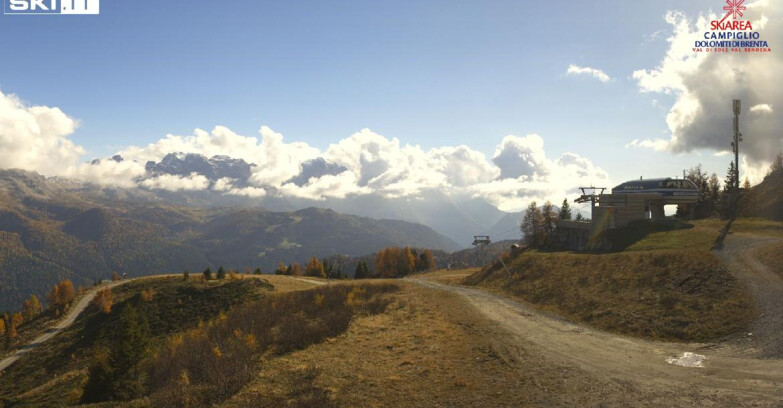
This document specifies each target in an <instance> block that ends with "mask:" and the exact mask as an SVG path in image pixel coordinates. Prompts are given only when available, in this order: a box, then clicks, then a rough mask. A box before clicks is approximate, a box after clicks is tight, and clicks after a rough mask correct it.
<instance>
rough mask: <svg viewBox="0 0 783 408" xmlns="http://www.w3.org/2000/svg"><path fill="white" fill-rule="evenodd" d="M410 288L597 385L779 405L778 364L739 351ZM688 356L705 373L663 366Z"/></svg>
mask: <svg viewBox="0 0 783 408" xmlns="http://www.w3.org/2000/svg"><path fill="white" fill-rule="evenodd" d="M732 240H733V238H732ZM728 256H731V255H728ZM778 279H779V278H778ZM408 280H409V281H411V282H414V283H417V284H419V285H422V286H425V287H429V288H434V289H439V290H443V291H447V292H452V293H457V294H460V295H462V296H463V297H464V298H465V299H466V301H468V302H469V303H470V304H472V305H473V306H474V307H476V308H477V309H478V310H479V311H480V312H481V313H482V314H483V315H484V316H486V317H487V318H488V319H490V320H492V321H494V322H496V323H498V324H499V325H500V326H501V327H503V328H504V329H506V330H508V331H509V332H511V333H512V334H513V335H514V337H515V338H516V339H517V341H518V342H519V343H518V344H519V345H520V346H522V347H527V348H529V349H531V350H537V351H538V353H540V354H541V355H542V356H543V357H545V358H546V359H548V360H551V361H553V362H557V363H560V364H564V365H567V366H574V367H576V368H579V369H581V370H584V371H585V372H587V373H591V374H592V375H596V376H599V378H608V379H611V380H614V381H617V382H630V383H632V384H634V387H635V388H637V389H640V390H644V391H645V392H646V393H651V394H653V395H662V396H672V393H673V391H672V390H675V389H682V388H683V387H685V388H687V389H695V390H699V392H701V393H705V394H708V395H715V396H718V397H717V398H719V399H723V398H727V399H730V400H732V401H735V400H740V401H747V402H748V405H749V406H779V405H776V404H780V403H783V360H779V359H758V358H754V357H751V356H747V355H742V354H741V353H738V352H737V349H736V347H734V346H731V345H728V346H727V345H725V344H697V343H665V342H653V341H647V340H644V339H638V338H631V337H625V336H620V335H616V334H612V333H607V332H602V331H600V330H596V329H594V328H589V327H586V326H583V325H579V324H576V323H572V322H568V321H565V320H563V319H560V318H558V317H556V316H551V315H548V314H546V313H542V312H539V311H536V310H534V309H532V308H530V307H528V306H526V305H524V304H521V303H519V302H516V301H514V300H511V299H508V298H505V297H502V296H498V295H494V294H491V293H488V292H484V291H481V290H478V289H474V288H469V287H463V286H452V285H447V284H442V283H437V282H433V281H431V280H427V279H426V278H409V279H408ZM762 283H763V282H762ZM777 299H778V300H779V299H781V298H780V297H778V298H777ZM779 333H780V332H778V334H779ZM724 346H726V347H724ZM686 351H690V352H696V353H698V354H703V355H705V356H706V357H707V360H706V361H705V362H704V368H686V367H680V366H675V365H671V364H668V363H667V362H666V359H667V358H670V357H676V356H679V355H681V354H682V353H684V352H686ZM672 405H679V404H676V403H674V404H672Z"/></svg>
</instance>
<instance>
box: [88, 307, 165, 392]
mask: <svg viewBox="0 0 783 408" xmlns="http://www.w3.org/2000/svg"><path fill="white" fill-rule="evenodd" d="M117 324H118V327H117V329H116V330H115V331H114V332H113V333H112V348H111V350H110V351H109V352H108V354H107V353H106V352H99V353H98V354H97V355H96V358H95V359H94V361H93V364H92V366H91V367H90V371H89V376H88V380H87V383H86V384H85V386H84V392H83V394H82V402H100V401H106V400H112V399H115V400H128V399H133V398H138V397H139V396H141V395H142V394H143V391H144V390H143V385H142V382H141V378H140V370H139V363H141V361H142V360H143V359H144V357H145V356H146V355H147V353H148V352H149V344H150V338H151V334H150V328H149V324H148V322H147V319H146V317H145V316H144V315H142V314H139V313H138V311H137V310H136V309H135V308H134V307H133V306H132V305H127V306H125V307H124V308H123V309H122V311H121V312H120V316H119V319H118V323H117Z"/></svg>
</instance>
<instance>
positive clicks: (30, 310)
mask: <svg viewBox="0 0 783 408" xmlns="http://www.w3.org/2000/svg"><path fill="white" fill-rule="evenodd" d="M42 309H43V308H42V307H41V302H40V301H38V296H35V295H30V299H27V300H25V301H24V304H23V305H22V316H24V318H25V320H27V321H30V320H33V318H34V317H35V316H37V315H38V314H39V313H41V310H42Z"/></svg>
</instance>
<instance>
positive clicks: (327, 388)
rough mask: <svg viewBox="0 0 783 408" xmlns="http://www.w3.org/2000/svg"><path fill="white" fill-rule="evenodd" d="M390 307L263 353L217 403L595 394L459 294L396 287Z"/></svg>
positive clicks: (482, 403) (538, 398) (471, 400)
mask: <svg viewBox="0 0 783 408" xmlns="http://www.w3.org/2000/svg"><path fill="white" fill-rule="evenodd" d="M401 285H402V287H403V290H402V291H400V292H399V293H397V294H395V295H394V301H393V303H392V304H391V305H390V306H389V307H388V308H387V311H386V313H383V314H379V315H374V316H366V317H361V318H359V319H356V320H354V321H353V322H352V323H351V326H350V328H349V329H348V331H347V332H345V333H344V334H342V335H340V336H338V337H336V338H332V339H328V340H327V341H326V342H325V343H322V344H316V345H312V346H310V347H308V348H306V349H303V350H300V351H296V352H293V353H291V354H288V355H284V356H280V357H273V358H268V359H266V360H265V361H263V362H262V363H261V364H260V366H259V367H260V368H259V373H258V374H257V376H256V377H255V379H254V380H253V381H251V383H250V384H248V386H246V387H245V388H243V389H242V390H241V391H240V392H239V393H238V394H237V395H235V396H234V397H232V398H231V399H229V400H228V401H227V402H226V403H224V404H223V405H222V406H223V407H227V408H229V407H230V408H244V407H257V406H288V407H305V406H318V407H329V406H338V407H436V406H443V407H520V406H539V405H541V404H545V405H546V404H552V403H558V402H559V403H563V401H564V400H567V399H570V398H574V395H569V394H570V393H572V392H578V393H581V394H583V395H582V396H579V397H576V398H584V399H589V398H594V399H593V401H592V402H593V403H596V402H599V401H600V396H598V395H595V396H593V397H591V396H590V393H589V392H588V390H589V387H595V384H596V383H595V382H594V380H589V379H586V378H584V377H580V378H579V379H576V378H574V379H573V380H574V381H573V382H569V383H565V382H564V378H568V379H569V381H571V379H572V377H573V376H574V374H575V370H573V369H570V368H564V367H553V366H551V365H547V364H546V363H545V362H544V361H543V359H542V358H541V357H540V356H536V355H535V354H534V353H531V352H529V351H528V350H525V349H524V348H522V347H520V346H519V345H518V344H515V343H518V340H516V339H512V338H510V337H511V336H509V335H508V334H507V333H506V332H505V331H503V330H502V329H500V328H497V327H496V326H494V324H492V323H490V322H488V321H487V319H486V318H485V317H484V316H482V315H480V314H479V312H478V311H477V310H476V309H475V308H473V307H471V306H470V305H469V304H467V303H466V302H465V301H464V300H463V299H461V298H460V297H459V296H458V295H454V294H450V293H445V292H441V291H436V290H433V289H427V288H423V287H419V286H417V285H413V284H408V283H402V284H401Z"/></svg>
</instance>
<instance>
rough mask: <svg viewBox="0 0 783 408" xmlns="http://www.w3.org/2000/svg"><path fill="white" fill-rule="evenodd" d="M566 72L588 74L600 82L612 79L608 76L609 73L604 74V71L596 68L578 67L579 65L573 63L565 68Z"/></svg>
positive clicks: (569, 73)
mask: <svg viewBox="0 0 783 408" xmlns="http://www.w3.org/2000/svg"><path fill="white" fill-rule="evenodd" d="M566 74H568V75H589V76H592V77H593V78H595V79H597V80H599V81H601V82H609V81H611V80H612V78H610V77H609V75H607V74H606V72H604V71H602V70H600V69H598V68H591V67H580V66H579V65H575V64H571V65H569V66H568V70H566Z"/></svg>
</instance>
